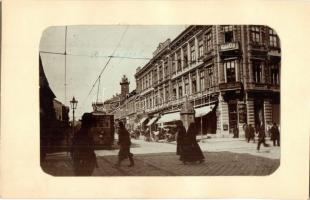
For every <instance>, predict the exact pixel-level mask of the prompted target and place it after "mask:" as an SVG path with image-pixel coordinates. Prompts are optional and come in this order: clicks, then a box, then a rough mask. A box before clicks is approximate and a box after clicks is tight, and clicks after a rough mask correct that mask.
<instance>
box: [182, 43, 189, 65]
mask: <svg viewBox="0 0 310 200" xmlns="http://www.w3.org/2000/svg"><path fill="white" fill-rule="evenodd" d="M187 54H188V52H187V47H184V48H183V67H184V68H187V66H188V56H187Z"/></svg>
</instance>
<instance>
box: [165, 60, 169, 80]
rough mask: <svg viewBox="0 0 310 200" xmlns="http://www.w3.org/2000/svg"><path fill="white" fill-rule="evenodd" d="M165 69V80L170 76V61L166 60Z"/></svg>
mask: <svg viewBox="0 0 310 200" xmlns="http://www.w3.org/2000/svg"><path fill="white" fill-rule="evenodd" d="M164 69H165V78H167V77H168V76H169V71H168V61H167V60H165V63H164Z"/></svg>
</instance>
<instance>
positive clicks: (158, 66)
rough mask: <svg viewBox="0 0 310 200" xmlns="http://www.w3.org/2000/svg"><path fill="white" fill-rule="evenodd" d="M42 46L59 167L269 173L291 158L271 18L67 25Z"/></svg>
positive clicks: (45, 160)
mask: <svg viewBox="0 0 310 200" xmlns="http://www.w3.org/2000/svg"><path fill="white" fill-rule="evenodd" d="M38 51H39V54H38V55H39V57H38V59H39V66H38V67H39V76H40V77H39V78H40V89H39V91H38V92H39V96H40V105H39V106H40V164H41V168H42V169H43V171H44V172H46V173H48V174H50V175H53V176H266V175H270V174H272V173H273V172H275V171H276V170H277V169H278V167H279V166H280V135H281V131H280V80H281V78H280V74H281V46H280V39H279V35H277V33H276V30H274V29H272V28H270V27H268V26H264V25H255V24H253V25H224V24H223V25H186V26H185V25H183V26H182V25H170V26H167V25H157V26H153V25H147V26H146V25H135V26H134V25H126V26H125V25H124V26H123V25H109V26H108V25H102V26H55V27H48V28H47V29H45V31H44V32H43V33H42V37H41V42H40V48H39V49H38Z"/></svg>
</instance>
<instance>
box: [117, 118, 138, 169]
mask: <svg viewBox="0 0 310 200" xmlns="http://www.w3.org/2000/svg"><path fill="white" fill-rule="evenodd" d="M118 125H119V129H118V145H119V152H118V162H117V164H115V165H116V166H118V167H119V166H121V162H122V161H123V160H124V159H126V158H128V159H129V161H130V165H128V167H133V166H134V164H135V163H134V160H133V154H132V153H131V152H130V145H131V141H130V135H129V132H128V131H127V130H126V128H125V126H124V124H123V122H121V121H120V122H119V123H118Z"/></svg>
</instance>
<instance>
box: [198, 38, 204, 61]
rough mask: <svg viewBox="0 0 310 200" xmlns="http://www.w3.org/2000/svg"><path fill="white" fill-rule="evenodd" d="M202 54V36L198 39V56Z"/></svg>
mask: <svg viewBox="0 0 310 200" xmlns="http://www.w3.org/2000/svg"><path fill="white" fill-rule="evenodd" d="M202 56H203V40H202V37H200V38H199V40H198V58H201V57H202Z"/></svg>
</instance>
